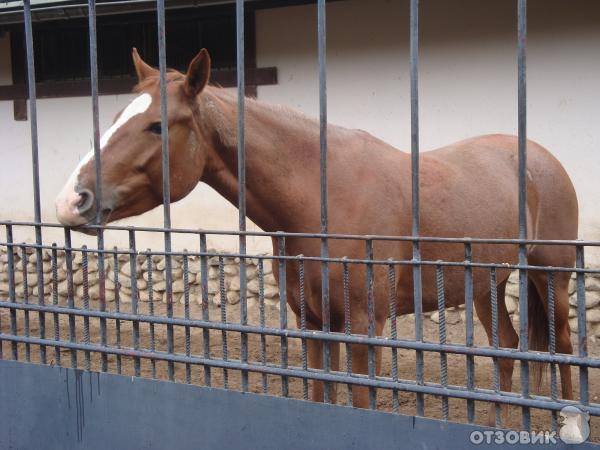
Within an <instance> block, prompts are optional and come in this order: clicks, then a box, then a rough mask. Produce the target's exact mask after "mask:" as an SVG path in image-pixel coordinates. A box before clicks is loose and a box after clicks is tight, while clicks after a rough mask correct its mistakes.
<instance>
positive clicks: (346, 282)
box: [342, 263, 352, 406]
mask: <svg viewBox="0 0 600 450" xmlns="http://www.w3.org/2000/svg"><path fill="white" fill-rule="evenodd" d="M342 283H343V289H344V334H345V335H346V336H349V335H350V334H352V316H351V311H350V273H349V271H348V264H346V263H344V264H343V266H342ZM346 374H348V375H351V374H352V346H351V345H350V344H349V343H346ZM347 389H348V406H352V386H351V385H347Z"/></svg>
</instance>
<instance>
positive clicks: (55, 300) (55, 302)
mask: <svg viewBox="0 0 600 450" xmlns="http://www.w3.org/2000/svg"><path fill="white" fill-rule="evenodd" d="M52 247H53V248H52V253H51V257H50V261H51V262H50V265H51V270H52V305H53V306H58V252H57V250H56V247H57V246H56V243H55V242H53V243H52ZM52 319H53V322H54V340H55V341H58V340H60V316H59V315H58V313H54V314H53V316H52ZM54 359H55V364H56V365H57V366H59V367H60V366H61V358H60V347H54Z"/></svg>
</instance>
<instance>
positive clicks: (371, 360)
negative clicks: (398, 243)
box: [366, 241, 377, 409]
mask: <svg viewBox="0 0 600 450" xmlns="http://www.w3.org/2000/svg"><path fill="white" fill-rule="evenodd" d="M366 250H367V255H366V256H367V260H371V259H373V241H367V249H366ZM366 287H367V321H368V330H367V335H368V336H369V337H370V338H372V337H374V336H375V293H374V280H373V265H372V264H367V286H366ZM367 365H368V374H369V378H371V379H374V378H375V375H376V373H375V369H376V362H375V349H374V348H373V346H372V345H369V347H368V348H367ZM369 408H370V409H376V408H377V391H376V390H375V388H373V387H371V388H369Z"/></svg>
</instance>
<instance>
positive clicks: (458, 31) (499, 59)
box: [0, 0, 600, 248]
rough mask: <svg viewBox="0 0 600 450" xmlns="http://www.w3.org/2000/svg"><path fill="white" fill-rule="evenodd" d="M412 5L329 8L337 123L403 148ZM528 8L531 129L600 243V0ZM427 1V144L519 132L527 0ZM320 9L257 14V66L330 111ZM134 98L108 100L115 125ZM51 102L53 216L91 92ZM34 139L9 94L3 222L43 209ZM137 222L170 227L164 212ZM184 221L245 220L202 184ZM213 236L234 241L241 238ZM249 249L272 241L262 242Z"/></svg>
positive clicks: (83, 136) (266, 93)
mask: <svg viewBox="0 0 600 450" xmlns="http://www.w3.org/2000/svg"><path fill="white" fill-rule="evenodd" d="M408 3H409V2H408V0H370V1H365V0H347V1H342V2H333V3H330V4H329V5H328V7H327V15H328V37H327V40H328V94H329V96H328V99H329V100H328V107H329V119H330V121H331V122H332V123H337V124H341V125H345V126H348V127H356V128H363V129H365V130H367V131H369V132H371V133H372V134H374V135H376V136H378V137H381V138H383V139H384V140H387V141H388V142H390V143H392V144H393V145H396V146H397V147H399V148H401V149H408V148H409V147H410V135H409V124H410V109H409V74H408ZM529 3H530V8H529V26H530V35H529V41H528V55H527V57H528V95H529V96H528V106H529V116H528V133H529V137H530V138H532V139H535V140H537V141H538V142H540V143H541V144H543V145H545V146H546V147H548V148H549V149H550V150H551V151H552V152H553V153H554V154H555V155H556V156H557V157H558V158H559V159H560V160H561V161H562V162H563V164H564V165H565V167H566V168H567V171H568V172H569V174H570V175H571V177H572V179H573V181H574V183H575V186H576V189H577V191H578V196H579V202H580V209H581V221H582V226H581V233H580V234H581V237H583V238H586V239H599V238H600V208H597V207H596V192H597V189H596V188H595V179H596V174H597V173H598V172H599V169H600V157H598V156H597V150H598V147H599V144H600V128H599V127H598V126H597V117H598V106H597V105H600V89H598V84H599V83H600V81H599V80H600V46H598V42H600V28H599V27H598V26H597V24H598V23H600V5H599V4H598V3H597V2H594V1H593V0H571V1H569V2H566V1H562V0H531V1H530V2H529ZM421 4H422V15H421V31H422V33H421V65H420V102H421V105H420V106H421V143H422V148H423V150H425V149H429V148H435V147H436V146H441V145H444V144H447V143H450V142H452V141H456V140H459V139H462V138H465V137H468V136H473V135H477V134H483V133H491V132H505V133H516V123H517V122H516V104H517V103H516V12H515V8H514V6H515V5H514V4H515V2H507V1H505V0H486V1H481V0H463V1H460V2H448V1H447V0H427V1H423V2H421ZM316 17H317V16H316V8H315V6H314V5H307V6H298V7H288V8H280V9H273V10H263V11H259V12H258V13H257V59H258V65H259V67H260V66H263V67H264V66H272V65H273V66H277V68H278V70H279V83H278V84H277V85H276V86H262V87H259V90H258V96H259V99H261V100H268V101H273V102H277V103H284V104H288V105H291V106H293V107H296V108H298V109H300V110H302V111H304V112H306V113H308V114H310V115H313V116H317V114H318V66H317V39H316V37H317V34H316ZM3 51H4V52H5V51H6V49H5V45H4V46H3V41H2V40H0V58H1V59H0V61H1V64H0V80H2V81H3V80H5V79H4V78H2V73H3V72H4V71H5V66H4V65H5V61H7V58H6V57H5V56H4V55H3V54H2V52H3ZM129 98H130V97H129V96H107V97H102V98H101V101H100V111H101V120H100V123H101V126H102V129H105V128H106V127H107V126H108V125H109V123H110V121H111V119H112V117H113V115H114V113H115V112H117V111H118V110H119V109H120V108H121V107H123V106H124V105H125V104H126V103H127V101H128V99H129ZM38 109H39V136H40V150H41V152H40V156H41V167H42V177H41V181H42V187H43V192H42V194H43V204H44V211H43V215H44V219H45V220H50V221H53V220H54V212H53V199H54V196H55V194H56V192H57V191H58V189H59V188H60V185H61V184H62V183H63V181H64V180H65V179H66V177H67V176H68V175H69V173H70V172H71V170H72V168H73V167H74V166H75V165H76V163H77V161H78V158H79V157H81V156H82V155H84V154H85V153H86V152H87V151H88V149H89V140H90V129H91V113H90V100H89V99H85V98H73V99H56V100H39V102H38ZM28 134H29V123H28V122H15V121H14V120H13V119H12V104H11V103H10V102H0V136H1V139H2V141H1V142H2V145H1V147H0V157H2V160H3V161H10V164H3V165H2V166H0V204H1V205H3V207H2V208H1V209H0V217H2V218H12V219H23V218H30V217H31V211H32V201H31V175H30V172H31V170H30V168H29V164H30V163H29V161H30V152H31V150H30V146H29V145H30V144H29V137H28ZM15 186H18V189H15ZM5 205H10V207H9V206H5ZM127 223H137V224H144V225H156V226H160V225H161V224H162V216H161V210H160V209H159V210H157V211H153V212H151V213H149V214H146V215H144V216H142V217H140V218H137V219H132V220H129V221H127ZM173 224H174V226H178V227H203V228H223V227H227V228H235V227H236V226H237V211H236V210H235V209H234V208H233V207H231V206H230V205H228V204H227V203H226V202H225V201H224V200H222V199H220V197H218V195H217V194H216V193H214V192H213V191H211V190H210V189H209V188H207V187H199V188H197V189H196V190H195V191H194V192H193V194H192V195H191V196H190V197H188V198H187V199H185V200H183V201H181V202H179V203H178V204H176V205H174V206H173ZM157 239H158V240H157ZM159 239H160V238H158V237H154V239H150V238H147V239H146V240H145V241H144V242H143V243H142V244H140V246H147V245H152V246H154V247H157V246H160V245H161V244H160V240H159ZM121 242H123V243H124V241H121ZM213 243H214V245H216V246H221V247H222V246H225V247H234V246H235V239H229V240H220V241H213ZM188 244H189V243H188ZM188 244H186V245H188ZM194 245H195V244H194ZM250 245H251V246H255V247H256V246H258V247H262V248H266V247H268V243H267V244H260V243H259V242H257V241H255V240H252V241H251V243H250Z"/></svg>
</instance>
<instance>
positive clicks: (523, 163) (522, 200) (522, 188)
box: [517, 0, 531, 431]
mask: <svg viewBox="0 0 600 450" xmlns="http://www.w3.org/2000/svg"><path fill="white" fill-rule="evenodd" d="M517 15H518V46H517V66H518V67H517V71H518V92H517V95H518V129H519V133H518V134H519V136H518V147H519V148H518V152H519V239H525V238H526V237H527V211H526V208H527V78H526V58H525V55H526V44H527V0H518V13H517ZM519 264H521V265H526V264H527V247H526V246H525V245H522V244H521V245H520V246H519ZM527 308H528V302H527V271H526V270H523V269H521V270H520V271H519V345H520V349H521V351H527V350H528V349H529V333H528V327H529V321H528V317H527ZM520 367H521V395H522V396H523V397H527V396H529V365H528V364H527V362H526V361H525V362H522V363H521V365H520ZM530 422H531V417H530V411H529V408H527V407H523V412H522V425H523V429H524V430H526V431H529V430H530V428H531V425H530Z"/></svg>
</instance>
